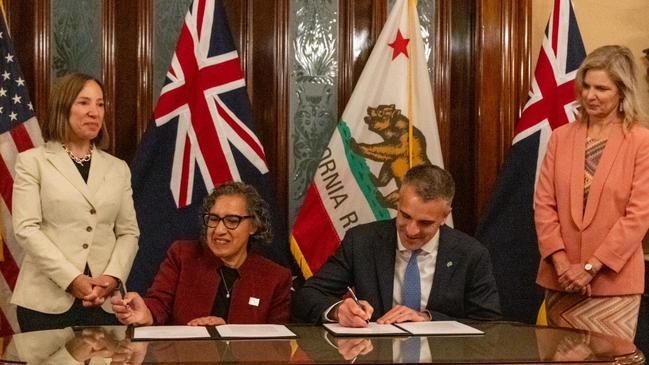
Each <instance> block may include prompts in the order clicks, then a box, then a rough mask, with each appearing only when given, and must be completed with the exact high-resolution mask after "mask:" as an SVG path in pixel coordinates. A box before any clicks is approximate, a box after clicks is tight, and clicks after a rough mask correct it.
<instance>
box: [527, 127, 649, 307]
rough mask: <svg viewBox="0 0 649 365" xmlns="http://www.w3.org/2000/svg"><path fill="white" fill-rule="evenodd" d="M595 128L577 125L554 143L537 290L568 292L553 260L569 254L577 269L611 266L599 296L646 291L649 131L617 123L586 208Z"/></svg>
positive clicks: (541, 204) (541, 184) (539, 192)
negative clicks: (589, 141)
mask: <svg viewBox="0 0 649 365" xmlns="http://www.w3.org/2000/svg"><path fill="white" fill-rule="evenodd" d="M586 134H587V127H586V124H585V123H580V122H575V123H571V124H568V125H565V126H562V127H560V128H557V129H556V130H555V131H554V132H553V133H552V136H551V137H550V142H549V143H548V150H547V153H546V155H545V159H544V161H543V166H542V168H541V172H540V174H539V181H538V185H537V187H536V194H535V198H534V209H535V212H534V218H535V222H536V232H537V235H538V239H539V250H540V253H541V263H540V267H539V272H538V276H537V283H538V284H539V285H541V286H543V287H545V288H549V289H554V290H560V287H559V285H558V282H557V276H556V274H555V271H554V268H553V266H552V262H551V259H550V256H551V255H552V254H553V253H555V252H556V251H558V250H562V249H563V250H565V251H566V253H567V254H568V258H569V259H570V262H571V263H585V262H586V261H587V260H588V259H590V258H591V257H593V256H594V257H597V258H598V259H599V260H600V261H602V263H604V265H605V267H604V268H603V269H602V270H601V271H600V272H599V273H598V274H597V275H596V276H595V278H594V279H593V281H592V282H591V288H592V293H593V294H594V295H624V294H639V293H642V292H643V290H644V267H645V266H644V257H643V253H642V238H643V237H644V235H645V233H646V232H647V228H648V227H649V130H647V129H645V128H643V127H641V126H639V125H635V126H634V127H633V128H632V129H631V130H627V129H626V128H625V127H623V126H622V124H621V123H619V124H614V125H613V126H612V127H611V131H610V134H609V137H608V142H607V143H606V148H605V149H604V152H603V155H602V157H601V160H600V162H599V164H598V166H597V169H596V171H595V176H594V179H593V182H592V185H591V188H590V193H589V196H588V202H587V204H586V207H585V209H584V200H583V199H584V198H583V196H584V163H585V145H586Z"/></svg>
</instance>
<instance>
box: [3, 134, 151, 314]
mask: <svg viewBox="0 0 649 365" xmlns="http://www.w3.org/2000/svg"><path fill="white" fill-rule="evenodd" d="M14 180H15V181H14V187H13V226H14V231H15V234H16V240H17V241H18V243H19V244H20V245H21V246H22V248H23V249H24V251H25V256H24V258H23V261H22V265H21V268H20V273H19V274H18V280H17V282H16V287H15V289H14V293H13V296H12V298H11V302H12V303H13V304H16V305H20V306H22V307H25V308H29V309H32V310H36V311H39V312H43V313H64V312H65V311H67V310H68V309H70V307H71V306H72V303H73V302H74V297H73V296H72V295H71V294H69V293H67V292H66V291H65V289H66V288H67V287H68V286H69V285H70V283H71V282H72V280H73V279H74V278H75V277H77V276H78V275H80V274H82V273H83V270H84V268H85V266H86V263H88V266H89V267H90V271H91V273H92V275H93V276H95V277H97V276H99V275H102V274H106V275H110V276H113V277H115V278H118V279H120V280H122V281H126V278H127V277H128V274H129V271H130V270H131V265H132V264H133V260H134V258H135V254H136V252H137V249H138V237H139V234H140V232H139V229H138V226H137V221H136V219H135V209H134V207H133V198H132V190H131V174H130V171H129V168H128V166H127V165H126V163H125V162H124V161H122V160H120V159H117V158H115V157H113V156H111V155H109V154H108V153H106V152H103V151H101V150H99V149H96V150H95V151H94V152H93V155H92V163H91V165H90V173H89V175H88V183H87V184H86V183H85V182H84V181H83V178H82V177H81V174H80V173H79V171H78V170H77V168H76V166H74V162H72V160H71V159H70V157H69V156H68V155H67V153H66V152H65V150H63V147H62V146H61V144H60V143H58V142H52V141H50V142H47V143H46V144H45V145H43V146H40V147H37V148H33V149H31V150H28V151H25V152H23V153H21V154H20V155H19V156H18V158H17V160H16V175H15V178H14ZM103 308H104V310H106V311H110V301H106V303H104V305H103Z"/></svg>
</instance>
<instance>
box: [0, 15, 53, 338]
mask: <svg viewBox="0 0 649 365" xmlns="http://www.w3.org/2000/svg"><path fill="white" fill-rule="evenodd" d="M42 143H43V138H42V136H41V130H40V128H39V126H38V122H37V121H36V117H35V116H34V107H33V105H32V103H31V102H30V100H29V93H28V92H27V85H26V84H25V78H24V77H23V74H22V72H21V71H20V65H19V64H18V59H17V58H16V53H15V52H14V46H13V41H12V40H11V37H10V36H9V32H8V31H7V25H6V23H5V19H4V17H3V16H2V13H0V155H1V156H2V158H1V159H0V201H1V202H0V216H1V217H2V223H1V227H2V239H1V240H0V337H1V336H7V335H10V334H13V333H16V332H19V328H18V321H17V319H16V308H15V306H14V305H13V304H10V303H9V300H10V299H11V294H12V292H13V289H14V286H15V285H16V279H17V278H18V271H19V267H20V264H21V261H22V259H23V256H24V252H23V250H22V248H21V247H20V246H19V245H18V243H17V242H16V239H15V237H14V230H13V226H12V223H11V204H12V203H11V202H12V200H11V195H12V190H13V184H14V175H15V170H14V165H15V163H16V157H17V156H18V154H19V153H20V152H22V151H25V150H28V149H30V148H32V147H34V146H38V145H40V144H42Z"/></svg>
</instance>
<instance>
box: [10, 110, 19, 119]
mask: <svg viewBox="0 0 649 365" xmlns="http://www.w3.org/2000/svg"><path fill="white" fill-rule="evenodd" d="M9 118H11V120H18V114H16V112H11V113H10V114H9Z"/></svg>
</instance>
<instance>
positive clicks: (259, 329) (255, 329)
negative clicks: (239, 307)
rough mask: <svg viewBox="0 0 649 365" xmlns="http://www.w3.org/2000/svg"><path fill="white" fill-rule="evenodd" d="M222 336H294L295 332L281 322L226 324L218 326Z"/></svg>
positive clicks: (217, 328)
mask: <svg viewBox="0 0 649 365" xmlns="http://www.w3.org/2000/svg"><path fill="white" fill-rule="evenodd" d="M216 331H217V332H218V333H219V336H221V338H293V337H297V336H296V335H295V333H293V332H292V331H291V330H289V329H288V328H286V326H283V325H281V324H224V325H221V326H216Z"/></svg>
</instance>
